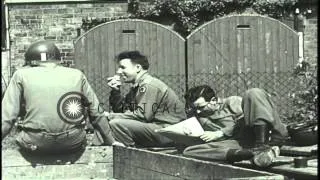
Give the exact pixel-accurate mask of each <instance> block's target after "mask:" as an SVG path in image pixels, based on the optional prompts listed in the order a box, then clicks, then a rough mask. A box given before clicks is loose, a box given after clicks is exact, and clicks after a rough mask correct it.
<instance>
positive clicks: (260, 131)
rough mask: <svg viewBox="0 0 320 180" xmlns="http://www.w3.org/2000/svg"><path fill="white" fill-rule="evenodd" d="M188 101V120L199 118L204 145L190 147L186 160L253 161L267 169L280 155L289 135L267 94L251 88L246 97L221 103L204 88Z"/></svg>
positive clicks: (189, 95)
mask: <svg viewBox="0 0 320 180" xmlns="http://www.w3.org/2000/svg"><path fill="white" fill-rule="evenodd" d="M185 98H186V106H187V114H188V116H196V117H197V119H198V120H199V122H200V124H201V125H202V127H203V129H204V130H205V132H204V134H203V135H202V136H201V137H200V138H201V139H202V140H203V141H204V144H199V145H194V146H189V147H187V148H186V149H185V150H184V152H183V154H184V155H185V156H188V157H195V158H200V159H206V160H225V161H229V162H231V163H232V162H236V161H241V160H249V159H251V160H253V163H254V164H255V165H257V166H260V167H264V166H269V165H271V163H272V161H273V160H274V158H275V157H276V156H277V155H279V153H280V152H279V147H278V146H279V145H281V144H282V143H283V142H284V141H285V139H286V138H287V136H288V132H287V129H286V126H285V125H284V124H283V123H282V122H281V121H280V118H279V115H278V113H277V111H276V109H275V107H274V104H273V102H272V100H271V96H270V95H269V94H268V93H267V92H266V91H264V90H262V89H259V88H252V89H249V90H247V91H246V92H245V93H244V96H243V97H240V96H230V97H227V98H225V99H221V98H218V97H217V95H216V93H215V91H214V90H213V89H212V88H210V87H209V86H207V85H202V86H197V87H194V88H191V89H190V90H189V91H188V92H187V93H186V95H185ZM270 132H271V133H270ZM269 133H270V135H269Z"/></svg>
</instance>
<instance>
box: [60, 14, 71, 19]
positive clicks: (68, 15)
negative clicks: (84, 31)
mask: <svg viewBox="0 0 320 180" xmlns="http://www.w3.org/2000/svg"><path fill="white" fill-rule="evenodd" d="M61 17H62V18H73V14H62V15H61Z"/></svg>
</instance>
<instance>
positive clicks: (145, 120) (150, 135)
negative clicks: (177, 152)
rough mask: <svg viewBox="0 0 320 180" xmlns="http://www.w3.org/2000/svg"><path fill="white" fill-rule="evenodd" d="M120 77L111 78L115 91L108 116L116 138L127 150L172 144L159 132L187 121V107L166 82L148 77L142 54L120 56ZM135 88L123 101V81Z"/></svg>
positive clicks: (112, 93) (110, 82) (145, 60)
mask: <svg viewBox="0 0 320 180" xmlns="http://www.w3.org/2000/svg"><path fill="white" fill-rule="evenodd" d="M117 62H118V64H119V68H118V70H117V75H115V76H114V77H111V78H109V82H108V85H109V86H110V87H111V88H112V91H111V95H110V98H109V100H110V105H111V107H112V110H113V113H110V114H109V115H108V118H109V120H110V126H111V129H112V131H113V133H114V137H115V139H116V140H118V141H119V142H122V143H124V144H125V145H126V146H136V147H150V146H166V145H168V144H170V143H172V140H170V139H169V138H166V137H164V136H162V135H160V134H159V133H156V132H155V130H156V129H160V128H163V127H166V126H169V125H171V124H175V123H178V122H180V121H181V120H183V119H185V118H186V114H185V109H184V104H183V103H182V102H181V101H180V100H179V97H178V96H177V95H176V93H175V92H174V91H173V90H172V89H171V88H170V87H169V86H168V85H166V84H165V83H164V82H162V81H161V80H159V79H157V78H155V77H153V76H151V75H150V74H149V73H148V68H149V62H148V59H147V57H146V56H144V55H143V54H141V53H140V52H139V51H125V52H122V53H120V54H119V55H118V56H117ZM120 78H121V79H122V80H123V81H124V82H125V83H129V84H131V85H132V88H131V90H130V91H129V93H128V94H127V95H126V96H125V97H122V96H121V93H120V86H121V80H120Z"/></svg>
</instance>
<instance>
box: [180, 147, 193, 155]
mask: <svg viewBox="0 0 320 180" xmlns="http://www.w3.org/2000/svg"><path fill="white" fill-rule="evenodd" d="M182 154H183V155H184V156H192V155H193V148H192V146H190V147H187V148H185V149H184V150H183V152H182Z"/></svg>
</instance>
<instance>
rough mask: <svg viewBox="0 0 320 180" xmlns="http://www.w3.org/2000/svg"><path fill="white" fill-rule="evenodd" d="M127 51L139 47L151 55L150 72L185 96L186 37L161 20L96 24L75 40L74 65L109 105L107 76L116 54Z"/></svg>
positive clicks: (113, 67)
mask: <svg viewBox="0 0 320 180" xmlns="http://www.w3.org/2000/svg"><path fill="white" fill-rule="evenodd" d="M125 50H139V51H141V52H142V53H143V54H145V55H146V56H148V58H149V62H150V69H149V72H150V74H152V75H155V76H156V77H158V78H160V79H161V80H163V81H164V82H165V83H167V84H168V85H169V86H170V87H172V88H173V89H174V90H175V91H176V92H177V94H178V95H180V96H181V97H182V95H183V93H184V91H185V86H186V82H185V40H184V39H183V38H182V37H181V36H180V35H179V34H177V33H176V32H174V31H172V30H170V29H168V28H166V27H165V26H163V25H160V24H158V23H154V22H150V21H145V20H138V19H126V20H116V21H111V22H107V23H104V24H101V25H98V26H96V27H94V28H93V29H91V30H89V31H88V32H86V33H85V34H83V35H82V36H81V37H79V38H78V39H77V40H76V42H75V60H74V63H75V66H76V68H79V69H82V70H83V71H84V72H85V74H86V75H87V76H88V79H89V82H90V83H91V85H92V86H93V89H94V90H95V91H96V93H97V96H98V98H99V100H100V101H101V102H102V103H104V104H105V105H106V107H108V104H109V103H108V97H109V92H110V88H109V87H108V85H107V82H106V79H107V77H109V76H112V75H114V74H115V71H116V68H117V65H116V62H115V61H114V57H115V56H116V55H117V54H118V53H120V52H122V51H125ZM124 89H126V90H127V89H128V86H126V87H125V88H124Z"/></svg>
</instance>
